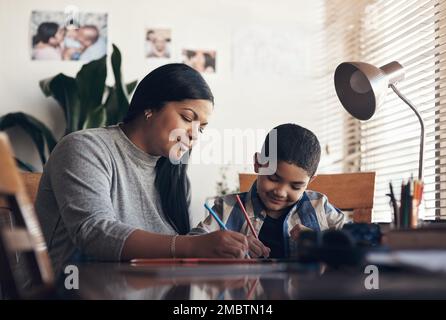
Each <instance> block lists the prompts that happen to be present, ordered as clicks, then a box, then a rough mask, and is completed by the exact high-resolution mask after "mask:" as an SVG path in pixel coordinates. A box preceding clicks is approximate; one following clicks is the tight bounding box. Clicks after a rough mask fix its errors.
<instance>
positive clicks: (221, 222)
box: [204, 203, 228, 230]
mask: <svg viewBox="0 0 446 320" xmlns="http://www.w3.org/2000/svg"><path fill="white" fill-rule="evenodd" d="M204 207H205V208H206V209H207V210H208V211H209V212H210V214H212V216H213V217H214V218H215V220H217V222H218V224H219V225H220V228H221V229H223V230H228V228H226V226H225V224H224V223H223V221H221V220H220V218H219V217H218V215H217V214H216V213H215V211H214V210H212V208H211V207H209V206H208V204H207V203H205V204H204Z"/></svg>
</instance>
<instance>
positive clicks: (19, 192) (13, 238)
mask: <svg viewBox="0 0 446 320" xmlns="http://www.w3.org/2000/svg"><path fill="white" fill-rule="evenodd" d="M31 176H33V177H34V178H37V177H38V176H37V175H31ZM34 182H35V181H34ZM30 186H31V185H30ZM30 186H29V187H30ZM26 188H27V186H26V185H25V183H24V182H23V181H22V178H21V175H20V174H19V171H18V170H17V167H16V165H15V161H14V158H13V156H12V151H11V146H10V144H9V140H8V137H7V136H6V135H5V134H3V133H0V206H2V207H6V208H9V209H10V210H11V212H12V216H13V221H14V226H13V227H12V228H7V227H5V226H3V227H2V228H1V229H0V271H1V272H0V281H1V284H2V291H3V293H4V294H6V296H7V297H8V298H11V299H21V298H35V297H37V298H41V297H48V294H49V293H50V292H52V290H53V287H54V274H53V271H52V267H51V261H50V258H49V255H48V250H47V247H46V243H45V239H44V237H43V234H42V231H41V228H40V225H39V221H38V219H37V216H36V214H35V212H34V206H33V203H32V201H31V200H30V197H29V196H28V194H27V190H26ZM33 188H34V185H33ZM36 188H37V187H36ZM35 190H36V189H35ZM34 194H35V192H34ZM17 256H19V259H20V261H19V265H20V268H21V270H20V272H18V271H19V270H17V268H16V267H17ZM21 275H23V276H24V277H25V278H26V280H27V281H30V283H31V284H32V287H31V289H30V290H27V292H26V293H25V292H23V290H22V285H23V283H21V282H22V280H23V279H22V278H21V277H20V276H21Z"/></svg>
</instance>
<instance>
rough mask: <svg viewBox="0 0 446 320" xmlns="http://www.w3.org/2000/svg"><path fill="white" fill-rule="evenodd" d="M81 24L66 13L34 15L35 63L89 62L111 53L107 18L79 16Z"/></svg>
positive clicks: (97, 15) (33, 57) (32, 28)
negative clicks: (56, 61)
mask: <svg viewBox="0 0 446 320" xmlns="http://www.w3.org/2000/svg"><path fill="white" fill-rule="evenodd" d="M78 17H79V21H73V20H72V19H71V20H67V19H66V17H65V13H64V12H53V11H33V12H32V14H31V23H30V36H31V40H30V42H31V59H33V60H79V61H84V62H89V61H91V60H95V59H99V58H101V57H103V56H104V55H105V54H106V53H107V14H98V13H79V16H78Z"/></svg>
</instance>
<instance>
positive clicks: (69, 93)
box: [39, 73, 80, 134]
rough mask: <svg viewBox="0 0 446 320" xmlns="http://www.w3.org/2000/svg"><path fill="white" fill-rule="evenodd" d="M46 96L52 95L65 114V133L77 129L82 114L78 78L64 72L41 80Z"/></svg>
mask: <svg viewBox="0 0 446 320" xmlns="http://www.w3.org/2000/svg"><path fill="white" fill-rule="evenodd" d="M39 84H40V88H41V89H42V92H43V93H44V94H45V96H47V97H49V96H52V97H53V98H54V99H56V101H57V102H58V103H59V105H60V106H61V107H62V109H63V111H64V114H65V121H66V130H65V134H68V133H70V132H73V131H76V130H77V127H78V123H79V116H80V101H79V93H78V87H77V84H76V80H75V79H74V78H72V77H68V76H66V75H64V74H63V73H59V74H58V75H56V76H54V77H51V78H47V79H43V80H41V81H40V82H39Z"/></svg>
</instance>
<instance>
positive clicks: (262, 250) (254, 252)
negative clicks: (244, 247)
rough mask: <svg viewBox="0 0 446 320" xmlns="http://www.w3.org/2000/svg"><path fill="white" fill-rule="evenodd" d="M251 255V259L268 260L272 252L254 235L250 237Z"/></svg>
mask: <svg viewBox="0 0 446 320" xmlns="http://www.w3.org/2000/svg"><path fill="white" fill-rule="evenodd" d="M248 244H249V255H250V257H251V258H260V257H265V258H268V257H269V254H270V252H271V250H270V248H268V247H266V246H265V245H264V244H263V243H262V241H260V240H258V239H257V238H256V237H254V236H253V235H249V236H248Z"/></svg>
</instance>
